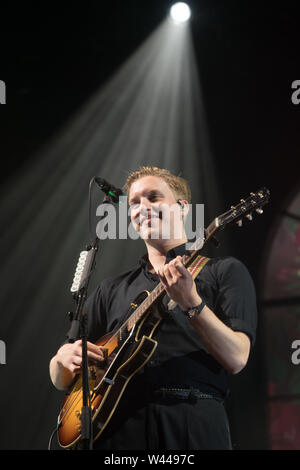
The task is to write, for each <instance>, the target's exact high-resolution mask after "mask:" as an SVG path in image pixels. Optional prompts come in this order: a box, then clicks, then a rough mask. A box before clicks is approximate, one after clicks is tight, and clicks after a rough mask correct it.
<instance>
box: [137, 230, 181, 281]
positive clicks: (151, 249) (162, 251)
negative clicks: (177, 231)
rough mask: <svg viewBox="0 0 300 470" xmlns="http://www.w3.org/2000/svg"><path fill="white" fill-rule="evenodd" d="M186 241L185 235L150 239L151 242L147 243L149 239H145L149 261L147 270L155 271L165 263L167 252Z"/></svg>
mask: <svg viewBox="0 0 300 470" xmlns="http://www.w3.org/2000/svg"><path fill="white" fill-rule="evenodd" d="M154 242H155V243H154ZM186 242H187V238H186V237H185V236H184V238H182V239H180V240H152V243H149V240H147V241H145V243H146V247H147V251H148V260H149V263H150V266H149V270H150V271H152V272H157V270H158V269H159V268H160V267H161V266H163V265H164V264H165V261H166V254H167V252H168V251H169V250H172V248H175V247H176V246H179V245H182V244H183V243H186Z"/></svg>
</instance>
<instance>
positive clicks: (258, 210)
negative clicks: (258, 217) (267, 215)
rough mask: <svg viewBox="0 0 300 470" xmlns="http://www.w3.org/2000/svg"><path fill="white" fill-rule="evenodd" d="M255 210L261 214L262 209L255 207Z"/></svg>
mask: <svg viewBox="0 0 300 470" xmlns="http://www.w3.org/2000/svg"><path fill="white" fill-rule="evenodd" d="M255 210H256V212H257V213H258V214H262V213H263V210H262V209H260V208H258V209H255Z"/></svg>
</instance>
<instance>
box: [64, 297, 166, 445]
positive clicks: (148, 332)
mask: <svg viewBox="0 0 300 470" xmlns="http://www.w3.org/2000/svg"><path fill="white" fill-rule="evenodd" d="M133 305H136V304H133ZM161 312H162V310H161V307H158V306H157V307H156V308H155V306H152V307H151V308H150V309H149V311H148V312H147V315H146V316H145V317H144V318H143V319H142V321H140V322H139V323H137V324H136V325H135V327H134V328H132V329H131V331H130V333H129V335H128V336H127V338H124V337H123V338H122V337H120V330H118V331H117V332H115V333H114V332H113V333H109V334H107V335H105V336H104V337H102V338H101V339H100V340H99V341H97V343H96V344H97V345H98V346H103V347H105V348H106V351H107V358H106V360H105V363H104V365H103V364H101V366H98V365H91V366H89V383H90V396H91V410H92V423H93V440H94V441H95V440H96V439H98V438H99V436H100V435H101V434H102V432H103V431H104V429H105V428H106V426H107V424H108V423H109V421H110V419H111V417H112V416H113V413H114V411H115V410H116V408H117V406H118V403H119V401H120V399H121V397H122V395H123V393H124V391H125V389H126V386H127V384H128V383H129V381H130V380H131V379H132V377H133V376H134V375H135V374H136V373H137V372H138V371H139V370H140V369H141V368H142V367H144V366H145V364H147V362H148V361H149V359H150V358H151V356H152V354H153V353H154V351H155V349H156V347H157V341H155V340H154V339H153V338H152V336H153V334H154V332H155V330H156V328H157V327H158V325H159V323H160V322H161V320H162V313H161ZM81 409H82V379H81V377H80V376H79V377H78V378H77V379H75V383H74V384H73V386H72V387H71V389H70V391H69V393H68V394H67V395H66V397H65V400H64V402H63V406H62V409H61V412H60V414H59V417H58V441H59V444H60V446H61V447H63V448H70V447H72V446H74V445H75V444H76V443H77V442H78V441H79V440H80V439H81Z"/></svg>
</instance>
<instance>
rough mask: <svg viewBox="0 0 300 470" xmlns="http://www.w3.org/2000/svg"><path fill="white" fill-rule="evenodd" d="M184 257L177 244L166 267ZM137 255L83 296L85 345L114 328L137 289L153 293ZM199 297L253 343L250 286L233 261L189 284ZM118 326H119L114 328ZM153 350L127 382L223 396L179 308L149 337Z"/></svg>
mask: <svg viewBox="0 0 300 470" xmlns="http://www.w3.org/2000/svg"><path fill="white" fill-rule="evenodd" d="M185 253H188V252H187V251H186V250H185V245H180V246H178V247H176V248H174V249H172V250H170V251H169V252H168V253H167V256H166V261H165V262H166V263H168V262H169V261H170V260H171V259H173V258H175V257H176V256H178V255H180V256H183V255H184V254H185ZM147 265H148V257H147V255H145V256H143V257H142V258H141V259H140V260H139V263H138V266H136V267H135V268H134V269H132V270H130V271H127V272H125V273H122V274H120V275H118V276H116V277H113V278H109V279H106V280H104V281H102V282H101V283H100V285H99V287H98V288H97V289H96V290H95V291H94V292H93V293H92V294H91V296H90V297H89V299H88V301H87V303H86V308H87V313H88V331H89V341H92V342H96V341H97V340H98V339H100V337H101V336H103V335H104V334H105V333H107V332H109V331H112V330H113V329H114V328H115V327H116V325H118V322H119V319H120V318H121V317H124V315H126V312H127V311H128V309H129V307H130V303H131V302H133V301H134V299H135V298H136V297H137V295H138V294H139V293H140V292H142V291H143V290H145V289H147V290H153V289H154V287H155V286H156V285H157V284H158V282H159V280H158V277H157V276H156V275H155V274H152V273H150V272H149V271H148V269H147ZM195 282H196V287H197V291H198V293H199V295H200V296H201V298H202V299H203V300H204V301H205V303H206V304H207V306H208V307H209V308H210V309H211V310H212V311H213V312H214V313H215V315H217V316H218V317H219V319H220V320H221V321H223V323H225V324H226V325H227V326H229V327H230V328H232V329H233V330H235V331H241V332H244V333H246V334H247V335H248V336H249V338H250V340H251V344H252V345H253V344H254V341H255V332H256V323H257V308H256V295H255V288H254V285H253V281H252V279H251V277H250V274H249V272H248V270H247V269H246V267H245V266H244V264H243V263H241V262H240V261H238V260H237V259H235V258H233V257H224V258H212V259H211V260H210V261H208V263H207V264H206V265H205V267H204V268H203V269H202V271H201V272H200V274H199V275H198V277H197V278H196V280H195ZM118 326H120V325H118ZM154 339H156V340H157V341H158V346H157V348H156V350H155V353H154V354H153V356H152V357H151V360H150V361H149V362H148V363H147V365H146V366H145V367H144V368H143V369H142V370H141V371H140V372H139V373H138V374H137V375H136V376H135V377H134V378H133V379H132V380H134V381H136V382H137V383H140V384H142V386H146V387H147V388H149V387H150V388H153V389H156V388H162V387H172V388H197V389H199V390H202V391H203V392H216V393H219V394H221V395H224V396H225V395H226V393H227V387H228V386H227V372H226V371H225V369H224V368H223V367H222V366H221V365H220V364H219V363H218V362H217V361H216V360H215V359H214V358H213V357H212V356H211V355H210V354H209V353H208V352H207V350H206V349H205V347H204V346H203V344H202V342H201V340H200V338H199V336H198V335H197V333H196V332H195V330H194V328H193V327H192V325H191V324H190V323H189V320H188V319H187V318H186V317H185V316H184V315H183V314H182V312H181V311H180V309H179V307H176V308H175V309H174V310H172V311H171V312H170V313H169V312H168V313H167V314H166V316H165V318H164V320H163V322H162V323H161V324H160V326H159V328H158V330H157V331H156V332H155V334H154Z"/></svg>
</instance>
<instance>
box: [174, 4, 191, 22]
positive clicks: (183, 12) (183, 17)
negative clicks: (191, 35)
mask: <svg viewBox="0 0 300 470" xmlns="http://www.w3.org/2000/svg"><path fill="white" fill-rule="evenodd" d="M170 15H171V18H172V20H173V21H174V23H176V24H179V23H185V22H186V21H188V20H189V19H190V17H191V9H190V7H189V6H188V5H187V4H186V3H183V2H178V3H175V4H174V5H173V6H172V7H171V10H170Z"/></svg>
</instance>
